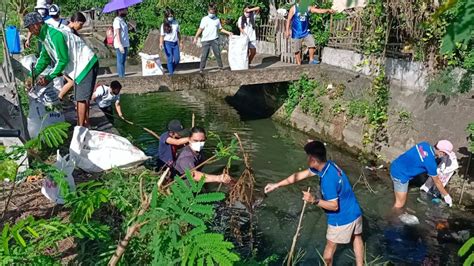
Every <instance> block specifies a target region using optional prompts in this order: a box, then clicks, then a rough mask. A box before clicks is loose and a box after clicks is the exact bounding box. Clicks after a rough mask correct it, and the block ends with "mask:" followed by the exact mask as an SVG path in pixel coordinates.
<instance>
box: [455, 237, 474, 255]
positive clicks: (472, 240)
mask: <svg viewBox="0 0 474 266" xmlns="http://www.w3.org/2000/svg"><path fill="white" fill-rule="evenodd" d="M472 246H474V237H471V238H469V240H467V241H466V243H464V244H463V245H462V246H461V248H460V249H459V250H458V256H459V257H463V256H464V255H466V253H467V252H468V251H469V250H470V249H471V247H472Z"/></svg>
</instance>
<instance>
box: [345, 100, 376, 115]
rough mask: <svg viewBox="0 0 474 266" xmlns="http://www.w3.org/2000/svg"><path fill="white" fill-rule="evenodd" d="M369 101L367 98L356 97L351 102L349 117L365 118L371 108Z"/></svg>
mask: <svg viewBox="0 0 474 266" xmlns="http://www.w3.org/2000/svg"><path fill="white" fill-rule="evenodd" d="M369 105H370V103H369V101H367V100H365V99H354V100H352V101H350V102H349V106H348V112H347V115H348V116H349V118H354V117H355V118H363V117H366V115H367V111H368V110H369Z"/></svg>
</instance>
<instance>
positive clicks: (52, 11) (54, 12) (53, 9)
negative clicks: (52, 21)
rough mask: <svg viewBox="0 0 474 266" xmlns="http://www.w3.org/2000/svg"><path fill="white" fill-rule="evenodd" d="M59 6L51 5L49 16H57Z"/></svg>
mask: <svg viewBox="0 0 474 266" xmlns="http://www.w3.org/2000/svg"><path fill="white" fill-rule="evenodd" d="M59 11H60V9H59V6H58V5H56V4H52V5H51V6H50V7H49V15H51V16H56V15H58V14H59Z"/></svg>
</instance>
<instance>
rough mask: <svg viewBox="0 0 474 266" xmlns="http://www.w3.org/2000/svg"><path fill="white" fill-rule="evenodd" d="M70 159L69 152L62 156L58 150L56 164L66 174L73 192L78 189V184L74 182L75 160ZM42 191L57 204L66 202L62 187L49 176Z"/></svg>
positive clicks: (70, 189)
mask: <svg viewBox="0 0 474 266" xmlns="http://www.w3.org/2000/svg"><path fill="white" fill-rule="evenodd" d="M68 159H69V154H68V155H66V156H64V157H62V156H61V154H59V150H58V151H57V155H56V163H55V164H54V166H56V168H58V169H59V170H61V171H63V172H64V173H65V174H66V176H65V178H66V180H67V182H68V184H69V191H71V192H72V191H75V190H76V184H75V183H74V178H73V177H72V171H74V162H73V161H72V160H68ZM41 193H43V195H44V196H45V197H46V198H48V199H49V200H51V201H52V202H54V203H56V204H64V199H63V198H62V197H61V191H60V189H59V188H58V187H57V185H56V183H54V182H53V180H51V179H49V178H45V179H44V182H43V186H42V187H41Z"/></svg>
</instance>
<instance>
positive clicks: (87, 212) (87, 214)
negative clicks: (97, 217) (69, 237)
mask: <svg viewBox="0 0 474 266" xmlns="http://www.w3.org/2000/svg"><path fill="white" fill-rule="evenodd" d="M109 200H110V190H108V189H107V188H105V187H104V184H103V183H101V182H98V181H90V182H86V183H82V184H79V185H78V186H77V188H76V191H74V192H72V193H70V194H68V195H67V197H66V206H67V207H70V208H71V214H70V218H71V220H72V221H78V222H81V223H83V222H85V223H88V222H89V220H90V219H91V217H92V215H93V214H94V212H95V211H96V210H97V209H99V208H100V207H101V206H102V205H103V204H104V203H107V202H109Z"/></svg>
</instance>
